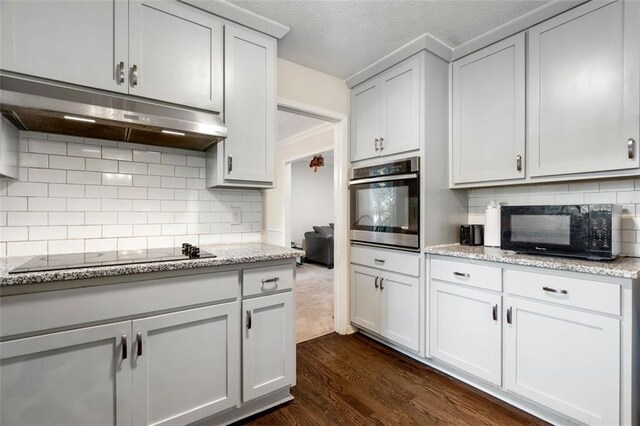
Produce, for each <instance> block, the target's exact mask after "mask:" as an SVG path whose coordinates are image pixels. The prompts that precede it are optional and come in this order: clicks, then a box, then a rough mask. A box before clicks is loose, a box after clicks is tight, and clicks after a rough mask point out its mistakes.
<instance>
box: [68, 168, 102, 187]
mask: <svg viewBox="0 0 640 426" xmlns="http://www.w3.org/2000/svg"><path fill="white" fill-rule="evenodd" d="M67 183H77V184H84V185H100V173H97V172H77V171H68V172H67Z"/></svg>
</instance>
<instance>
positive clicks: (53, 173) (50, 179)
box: [20, 168, 67, 183]
mask: <svg viewBox="0 0 640 426" xmlns="http://www.w3.org/2000/svg"><path fill="white" fill-rule="evenodd" d="M28 178H29V182H45V183H66V182H67V172H66V171H65V170H50V169H32V168H29V169H28ZM20 180H22V179H20Z"/></svg>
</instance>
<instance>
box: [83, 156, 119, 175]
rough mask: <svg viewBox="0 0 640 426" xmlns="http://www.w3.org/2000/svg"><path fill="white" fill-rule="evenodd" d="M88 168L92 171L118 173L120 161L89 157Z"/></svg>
mask: <svg viewBox="0 0 640 426" xmlns="http://www.w3.org/2000/svg"><path fill="white" fill-rule="evenodd" d="M87 170H89V171H92V172H112V173H118V162H117V161H115V160H98V159H94V158H89V159H87Z"/></svg>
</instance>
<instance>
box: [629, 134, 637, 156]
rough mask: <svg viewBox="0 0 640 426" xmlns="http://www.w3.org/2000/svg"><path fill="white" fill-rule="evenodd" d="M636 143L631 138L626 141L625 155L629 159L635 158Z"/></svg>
mask: <svg viewBox="0 0 640 426" xmlns="http://www.w3.org/2000/svg"><path fill="white" fill-rule="evenodd" d="M635 148H636V141H635V140H634V139H633V138H629V139H627V150H628V152H627V154H628V155H629V159H630V160H633V158H634V157H635V156H636V150H635Z"/></svg>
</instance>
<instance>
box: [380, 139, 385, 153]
mask: <svg viewBox="0 0 640 426" xmlns="http://www.w3.org/2000/svg"><path fill="white" fill-rule="evenodd" d="M383 142H384V138H380V151H382V150H383V149H384V146H383Z"/></svg>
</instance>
